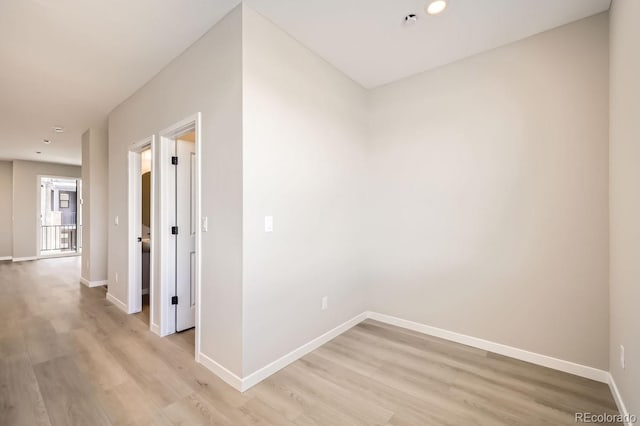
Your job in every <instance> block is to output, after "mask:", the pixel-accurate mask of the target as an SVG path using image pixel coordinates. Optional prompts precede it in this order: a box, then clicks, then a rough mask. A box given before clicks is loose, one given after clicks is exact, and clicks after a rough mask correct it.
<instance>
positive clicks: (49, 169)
mask: <svg viewBox="0 0 640 426" xmlns="http://www.w3.org/2000/svg"><path fill="white" fill-rule="evenodd" d="M39 175H46V176H58V177H70V178H80V177H81V169H80V167H78V166H68V165H63V164H54V163H41V162H36V161H21V160H14V161H13V258H14V260H15V259H20V258H33V257H37V256H39V254H40V253H39V247H38V232H39V230H40V212H39V211H38V197H39V190H40V186H39V182H38V176H39Z"/></svg>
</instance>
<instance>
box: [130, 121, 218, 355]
mask: <svg viewBox="0 0 640 426" xmlns="http://www.w3.org/2000/svg"><path fill="white" fill-rule="evenodd" d="M199 147H200V114H195V115H194V116H192V117H190V118H188V119H185V120H183V121H181V122H179V123H176V124H175V125H173V126H171V127H170V128H168V129H166V130H164V131H162V132H160V134H159V138H158V139H157V140H156V138H155V136H153V137H149V138H147V139H145V140H143V141H140V142H137V143H134V144H132V145H130V146H129V214H128V224H129V225H128V226H129V230H128V235H129V256H128V259H129V274H128V278H129V279H128V288H129V304H128V311H129V313H138V315H141V316H143V319H147V318H148V321H149V327H150V329H151V331H152V332H154V333H156V334H158V335H160V336H167V335H169V334H173V333H180V335H179V337H176V338H180V339H186V340H188V341H190V342H193V343H194V349H195V354H196V359H197V357H198V354H199V346H200V345H199V342H200V337H199V327H198V323H199V312H200V305H199V303H200V285H199V283H200V257H199V253H200V250H199V247H200V237H201V226H200V221H201V219H200V196H199V194H200V191H199V187H200V177H199V176H200V163H199V155H198V152H199V149H200V148H199ZM149 148H150V149H151V151H150V154H149V153H148V152H149V151H148V150H149ZM149 157H150V161H148V158H149ZM147 173H148V174H147ZM147 194H149V195H147ZM202 228H203V229H205V228H206V224H205V223H203V224H202ZM147 259H148V260H147ZM147 283H148V284H147ZM147 288H148V290H147ZM147 292H148V296H147ZM147 303H148V304H147ZM147 312H148V314H147ZM145 317H146V318H145Z"/></svg>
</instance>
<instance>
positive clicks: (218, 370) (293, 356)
mask: <svg viewBox="0 0 640 426" xmlns="http://www.w3.org/2000/svg"><path fill="white" fill-rule="evenodd" d="M366 319H367V312H363V313H361V314H359V315H356V316H355V317H353V318H351V319H350V320H347V321H345V322H344V323H342V324H340V325H339V326H337V327H335V328H333V329H331V330H329V331H327V332H326V333H324V334H323V335H321V336H318V337H316V338H315V339H313V340H311V341H310V342H307V343H305V344H304V345H302V346H300V347H299V348H297V349H294V350H293V351H291V352H289V353H288V354H286V355H284V356H282V357H280V358H278V359H277V360H275V361H273V362H272V363H270V364H268V365H266V366H264V367H262V368H261V369H259V370H257V371H255V372H253V373H251V374H249V375H248V376H247V377H244V378H240V377H238V376H237V375H235V374H234V373H232V372H231V371H229V370H227V369H226V368H225V367H223V366H222V365H220V364H218V363H217V362H216V361H214V360H213V359H211V358H209V357H208V356H207V355H205V354H203V353H202V352H199V353H198V356H197V357H196V361H198V362H199V363H200V364H202V365H204V366H205V367H207V368H208V369H209V370H211V371H212V372H213V373H214V374H215V375H216V376H218V377H220V378H221V379H222V380H224V381H225V382H227V383H228V384H229V385H231V386H233V387H234V388H235V389H237V390H239V391H240V392H244V391H246V390H248V389H250V388H251V387H253V386H255V385H257V384H258V383H260V382H261V381H263V380H264V379H266V378H267V377H269V376H271V375H272V374H275V373H277V372H278V371H280V370H282V369H283V368H285V367H286V366H287V365H289V364H291V363H292V362H295V361H297V360H298V359H300V358H302V357H303V356H305V355H306V354H308V353H309V352H312V351H314V350H315V349H317V348H319V347H320V346H322V345H324V344H325V343H327V342H328V341H330V340H332V339H333V338H335V337H338V336H339V335H341V334H342V333H344V332H345V331H347V330H349V329H350V328H351V327H354V326H356V325H358V324H360V323H361V322H362V321H364V320H366Z"/></svg>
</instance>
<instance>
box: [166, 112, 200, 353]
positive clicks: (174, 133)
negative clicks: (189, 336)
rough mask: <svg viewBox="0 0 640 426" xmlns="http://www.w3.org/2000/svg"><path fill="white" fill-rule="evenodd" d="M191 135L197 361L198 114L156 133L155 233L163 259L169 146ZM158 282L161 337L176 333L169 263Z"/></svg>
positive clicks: (198, 304)
mask: <svg viewBox="0 0 640 426" xmlns="http://www.w3.org/2000/svg"><path fill="white" fill-rule="evenodd" d="M191 131H194V132H195V134H196V136H195V152H196V153H195V155H196V164H195V196H196V224H197V226H196V256H195V257H196V264H195V288H196V319H195V328H196V330H195V335H196V336H195V354H196V355H195V358H196V361H198V360H199V354H200V316H201V315H200V313H201V297H200V296H201V285H200V284H201V257H202V250H201V240H202V226H201V223H202V219H201V217H202V215H201V211H200V206H201V194H200V188H201V152H202V151H201V141H202V131H201V113H199V112H198V113H196V114H193V115H191V116H189V117H187V118H185V119H183V120H180V121H178V122H177V123H174V124H172V125H171V126H169V127H167V128H166V129H164V130H162V131H161V132H160V133H159V136H160V137H159V139H160V142H159V154H160V155H159V157H158V158H159V159H160V160H159V166H158V168H157V169H156V170H158V175H159V181H158V182H159V185H160V191H159V193H158V198H159V207H160V208H159V214H158V216H159V218H158V219H159V220H158V224H159V227H158V228H159V229H157V230H156V235H158V240H159V243H160V248H159V250H160V259H166V258H167V253H168V247H169V245H170V244H172V243H173V241H172V239H171V233H170V226H171V223H170V218H169V210H170V209H169V197H168V196H167V193H168V188H169V186H170V185H171V184H172V183H173V182H169V176H170V175H171V173H169V171H170V169H169V168H170V167H171V162H170V157H171V153H170V146H171V143H172V142H174V141H175V139H176V138H177V137H179V136H181V135H183V134H185V133H188V132H191ZM160 265H161V266H160V268H159V269H158V272H159V275H160V277H159V281H160V289H161V290H160V295H161V303H160V307H161V308H160V309H161V318H162V320H161V335H163V336H165V335H167V334H172V333H175V330H176V324H175V315H170V314H171V313H172V312H174V309H175V308H173V306H172V305H171V295H172V294H173V292H174V291H175V282H174V281H172V280H171V279H172V276H170V274H169V273H168V267H169V262H160Z"/></svg>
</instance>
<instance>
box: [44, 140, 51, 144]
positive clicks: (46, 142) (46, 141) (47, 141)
mask: <svg viewBox="0 0 640 426" xmlns="http://www.w3.org/2000/svg"><path fill="white" fill-rule="evenodd" d="M42 142H44V143H45V144H47V145H49V144H50V143H51V139H42Z"/></svg>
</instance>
